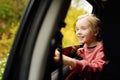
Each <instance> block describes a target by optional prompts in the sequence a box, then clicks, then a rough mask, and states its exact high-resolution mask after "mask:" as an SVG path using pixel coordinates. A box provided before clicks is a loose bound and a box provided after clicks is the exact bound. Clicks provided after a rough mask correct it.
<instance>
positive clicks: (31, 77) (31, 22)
mask: <svg viewBox="0 0 120 80" xmlns="http://www.w3.org/2000/svg"><path fill="white" fill-rule="evenodd" d="M69 4H70V0H30V1H29V2H28V4H27V7H26V9H25V11H24V15H23V16H22V19H21V24H20V28H19V30H18V32H17V34H16V38H15V40H14V44H13V46H12V49H11V52H10V55H9V58H8V61H7V65H6V69H5V72H4V76H3V80H42V79H43V78H44V74H45V68H46V62H47V59H48V57H49V54H50V53H53V50H54V47H55V46H54V44H55V42H56V38H55V37H54V35H55V34H56V32H58V31H59V29H60V28H61V27H63V26H64V25H62V24H64V23H63V22H64V18H65V16H66V12H67V9H68V7H69ZM46 77H47V80H50V77H48V76H46Z"/></svg>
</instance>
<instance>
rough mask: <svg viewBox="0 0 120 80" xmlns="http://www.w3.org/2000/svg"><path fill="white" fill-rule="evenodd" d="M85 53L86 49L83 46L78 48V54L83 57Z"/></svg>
mask: <svg viewBox="0 0 120 80" xmlns="http://www.w3.org/2000/svg"><path fill="white" fill-rule="evenodd" d="M83 53H84V49H83V48H79V49H78V50H77V54H78V55H79V56H81V57H83Z"/></svg>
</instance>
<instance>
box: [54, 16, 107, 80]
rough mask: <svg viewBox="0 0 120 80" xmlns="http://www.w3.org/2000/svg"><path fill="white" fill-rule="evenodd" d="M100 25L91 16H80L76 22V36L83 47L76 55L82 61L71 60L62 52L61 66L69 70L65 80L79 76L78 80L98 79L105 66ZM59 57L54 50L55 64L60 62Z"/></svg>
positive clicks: (95, 18)
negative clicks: (66, 66) (67, 67)
mask: <svg viewBox="0 0 120 80" xmlns="http://www.w3.org/2000/svg"><path fill="white" fill-rule="evenodd" d="M100 24H101V21H100V19H98V18H97V17H96V16H95V15H93V14H85V15H81V16H79V17H78V19H77V20H76V23H75V26H76V36H77V38H78V40H79V41H80V43H81V44H83V47H82V48H78V49H77V52H76V53H77V55H78V56H80V57H82V59H81V60H78V59H76V58H71V57H69V56H67V54H66V53H65V54H64V52H63V55H62V60H63V64H64V65H68V66H69V68H70V70H71V72H70V73H69V75H68V76H67V77H66V79H65V80H75V75H78V76H79V80H99V79H100V78H99V72H101V71H102V69H103V65H104V64H105V55H104V48H103V42H102V39H101V36H100V35H101V34H100V33H101V29H100ZM73 49H74V48H73ZM59 55H60V52H59V50H57V49H56V50H55V56H54V59H55V61H57V62H58V61H59V60H60V57H59ZM73 78H74V79H73Z"/></svg>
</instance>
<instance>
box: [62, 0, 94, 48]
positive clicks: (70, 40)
mask: <svg viewBox="0 0 120 80" xmlns="http://www.w3.org/2000/svg"><path fill="white" fill-rule="evenodd" d="M92 11H93V7H92V5H91V4H90V3H89V2H88V1H86V0H72V1H71V4H70V8H69V10H68V12H67V15H66V18H65V23H66V26H65V27H63V28H62V29H61V32H62V34H63V39H62V46H63V48H64V47H68V46H72V45H78V44H79V42H78V40H77V39H76V35H75V24H74V23H75V21H76V18H77V17H78V16H80V15H82V14H86V13H92Z"/></svg>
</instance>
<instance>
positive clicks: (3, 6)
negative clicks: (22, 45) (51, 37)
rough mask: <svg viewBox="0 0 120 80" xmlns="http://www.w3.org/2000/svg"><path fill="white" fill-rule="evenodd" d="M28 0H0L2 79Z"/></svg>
mask: <svg viewBox="0 0 120 80" xmlns="http://www.w3.org/2000/svg"><path fill="white" fill-rule="evenodd" d="M27 2H28V0H0V80H2V75H3V72H4V69H5V66H6V61H7V59H8V56H9V53H10V49H11V47H12V44H13V41H14V38H15V35H16V32H17V30H18V28H19V24H20V19H21V17H22V14H23V11H24V8H25V6H26V4H27Z"/></svg>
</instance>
